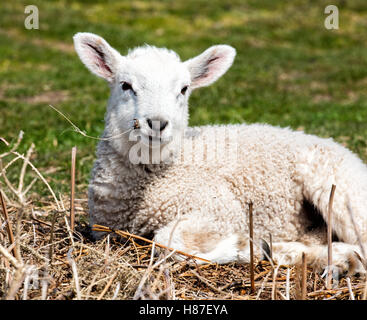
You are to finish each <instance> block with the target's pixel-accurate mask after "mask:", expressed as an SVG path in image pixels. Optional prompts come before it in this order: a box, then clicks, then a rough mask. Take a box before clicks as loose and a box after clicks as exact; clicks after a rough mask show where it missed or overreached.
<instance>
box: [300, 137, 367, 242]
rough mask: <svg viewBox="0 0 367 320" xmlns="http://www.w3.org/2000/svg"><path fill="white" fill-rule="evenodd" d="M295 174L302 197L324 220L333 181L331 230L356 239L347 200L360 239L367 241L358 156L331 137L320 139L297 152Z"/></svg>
mask: <svg viewBox="0 0 367 320" xmlns="http://www.w3.org/2000/svg"><path fill="white" fill-rule="evenodd" d="M295 178H296V179H297V180H298V181H299V183H300V185H301V186H302V187H303V194H304V197H305V198H306V199H307V200H308V201H310V202H311V203H312V204H314V205H315V206H316V207H317V208H318V209H319V211H320V213H321V214H322V216H323V218H324V220H325V221H326V223H327V222H328V206H329V197H330V191H331V187H332V184H335V185H336V190H335V196H334V200H333V207H332V208H333V225H332V228H333V231H334V232H335V233H336V235H337V236H338V238H339V239H340V240H342V241H343V242H346V243H350V244H357V243H358V237H357V233H356V232H355V228H354V226H353V223H352V220H351V216H350V211H349V210H348V203H349V204H350V207H351V208H352V213H353V217H354V220H355V222H356V224H357V227H358V229H359V234H360V237H361V241H362V242H363V243H366V244H367V166H366V165H365V164H363V163H362V161H361V160H360V159H358V157H357V156H355V155H354V154H353V153H351V152H350V151H349V150H347V149H346V148H344V147H342V146H340V145H338V144H336V143H334V142H332V141H331V140H321V139H319V140H317V141H315V143H312V144H307V145H306V146H305V147H304V148H303V150H302V152H299V154H298V159H297V165H296V175H295ZM366 249H367V247H366Z"/></svg>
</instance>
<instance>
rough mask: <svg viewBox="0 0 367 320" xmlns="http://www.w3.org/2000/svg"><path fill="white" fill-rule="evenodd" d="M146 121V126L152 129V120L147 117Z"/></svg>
mask: <svg viewBox="0 0 367 320" xmlns="http://www.w3.org/2000/svg"><path fill="white" fill-rule="evenodd" d="M147 122H148V126H149V128H150V129H153V123H152V120H150V119H147Z"/></svg>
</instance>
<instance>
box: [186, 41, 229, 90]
mask: <svg viewBox="0 0 367 320" xmlns="http://www.w3.org/2000/svg"><path fill="white" fill-rule="evenodd" d="M235 56H236V49H234V48H233V47H231V46H228V45H217V46H212V47H210V48H209V49H207V50H205V51H204V52H203V53H202V54H200V55H198V56H196V57H194V58H192V59H189V60H187V61H185V62H184V63H185V64H186V65H187V68H188V69H189V71H190V74H191V85H190V87H191V88H192V89H195V88H200V87H205V86H208V85H210V84H212V83H213V82H214V81H216V80H217V79H218V78H219V77H221V76H222V75H223V74H224V73H225V72H226V71H227V70H228V69H229V67H230V66H231V65H232V63H233V60H234V57H235Z"/></svg>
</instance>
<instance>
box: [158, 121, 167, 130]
mask: <svg viewBox="0 0 367 320" xmlns="http://www.w3.org/2000/svg"><path fill="white" fill-rule="evenodd" d="M167 124H168V121H165V120H162V121H161V122H160V127H159V129H160V131H163V130H164V129H165V128H166V127H167Z"/></svg>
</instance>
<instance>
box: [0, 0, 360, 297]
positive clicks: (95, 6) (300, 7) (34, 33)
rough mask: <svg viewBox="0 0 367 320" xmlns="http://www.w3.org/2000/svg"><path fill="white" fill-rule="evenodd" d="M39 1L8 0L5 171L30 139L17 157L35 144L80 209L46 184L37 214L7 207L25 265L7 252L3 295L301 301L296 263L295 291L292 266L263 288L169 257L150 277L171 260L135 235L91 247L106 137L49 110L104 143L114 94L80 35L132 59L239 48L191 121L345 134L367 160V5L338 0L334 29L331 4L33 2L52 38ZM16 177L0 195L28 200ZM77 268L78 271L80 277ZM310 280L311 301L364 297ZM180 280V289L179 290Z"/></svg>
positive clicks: (1, 25)
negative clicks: (37, 275)
mask: <svg viewBox="0 0 367 320" xmlns="http://www.w3.org/2000/svg"><path fill="white" fill-rule="evenodd" d="M28 4H29V3H25V2H23V1H19V0H12V1H2V2H1V4H0V138H1V139H0V140H1V141H0V160H4V161H3V163H2V164H3V165H5V166H6V164H7V162H6V161H5V160H7V161H8V163H9V161H10V162H11V160H9V157H8V158H6V157H3V155H4V154H5V153H6V151H7V150H9V148H10V147H11V146H12V145H14V144H16V141H17V137H18V135H19V132H20V131H21V130H22V131H24V138H23V140H22V141H21V144H20V145H19V147H18V149H17V150H18V151H19V152H20V153H24V154H26V151H27V150H28V149H29V148H30V146H31V144H32V143H34V144H35V152H34V153H33V154H32V155H31V158H30V159H31V162H32V163H33V164H34V165H35V166H36V167H37V168H38V169H39V171H40V172H41V174H42V176H43V177H45V180H46V181H47V182H48V183H49V185H50V189H52V190H53V191H54V192H55V194H56V195H57V197H59V195H60V198H61V199H63V201H64V203H65V206H66V208H64V209H63V210H59V209H60V208H59V209H57V208H56V207H55V202H54V201H53V199H50V198H47V197H45V195H49V194H50V192H49V189H48V188H47V186H46V183H45V181H43V182H42V181H41V179H38V181H37V182H36V183H35V184H34V185H33V186H32V188H31V189H30V192H33V193H30V194H29V199H30V203H28V204H29V205H28V204H27V205H26V206H19V205H17V204H16V203H15V204H11V203H10V201H9V202H8V203H7V204H8V210H9V216H10V220H12V221H13V223H14V225H15V226H16V227H14V229H15V230H16V231H17V232H16V239H18V240H19V241H16V243H17V244H16V247H18V250H19V251H21V253H20V254H21V256H22V259H20V258H19V257H17V260H16V261H18V262H14V261H13V260H14V259H12V257H9V254H8V256H6V255H4V253H2V254H3V255H4V257H2V260H0V261H1V263H2V264H1V265H0V296H1V297H5V296H6V297H7V298H8V297H11V298H16V299H21V298H27V295H28V298H35V299H40V298H49V299H75V298H83V299H102V298H103V299H104V298H108V299H109V298H120V299H126V298H132V297H133V296H134V295H135V296H136V295H137V293H139V290H140V289H141V288H140V289H139V287H138V284H139V283H140V284H141V283H143V284H144V282H142V281H143V280H144V279H145V280H144V281H146V283H147V286H145V290H147V291H146V292H145V293H144V292H141V290H140V293H139V294H140V296H139V295H138V296H139V297H144V295H145V297H150V298H162V297H163V298H167V299H174V298H179V299H198V298H200V299H201V298H202V299H211V298H222V299H275V298H277V292H276V290H275V288H276V286H275V283H276V281H278V282H277V290H278V291H279V296H278V298H284V294H286V292H287V291H288V293H289V291H290V298H291V299H293V298H297V297H299V295H298V293H299V288H298V287H299V285H298V284H297V283H298V282H297V281H298V280H296V278H297V277H298V276H299V274H298V275H297V272H298V271H297V269H295V268H292V269H291V279H292V284H291V285H289V283H287V281H286V277H287V272H288V270H289V269H288V268H285V267H282V268H280V269H279V274H278V277H277V274H276V272H277V271H274V269H273V268H270V266H269V265H266V264H265V265H264V264H263V262H257V264H256V268H255V273H256V279H257V282H256V288H257V289H256V290H257V291H256V292H255V293H254V292H252V293H251V291H250V284H249V270H248V269H249V266H248V265H236V264H231V265H228V266H226V265H224V266H218V265H213V264H211V265H204V266H203V267H200V268H199V267H196V268H195V267H192V266H189V265H188V264H187V263H186V262H185V261H184V262H182V263H175V262H172V261H165V263H164V264H162V265H161V266H160V267H159V270H158V268H157V269H155V270H150V268H149V267H148V265H150V263H152V261H153V259H155V261H157V259H158V258H159V257H158V258H157V257H155V256H154V255H153V254H152V250H153V249H152V246H147V245H146V243H140V244H141V245H142V246H141V245H139V243H138V242H134V241H132V240H131V238H130V240H129V241H126V242H125V243H124V244H123V245H121V243H117V244H115V243H113V242H112V241H111V244H110V242H109V238H108V240H106V239H104V240H102V241H100V242H95V243H92V242H90V241H89V240H88V236H87V235H88V231H86V230H85V229H87V227H86V225H87V214H88V209H87V205H86V203H87V202H86V191H87V185H88V179H89V173H90V169H91V166H92V163H93V160H94V158H95V152H94V150H95V146H96V140H93V139H88V138H86V137H84V136H82V135H81V134H79V133H77V132H75V131H74V130H73V128H72V126H71V125H70V123H68V122H67V121H66V120H65V119H64V118H63V117H61V116H60V115H59V114H58V113H57V112H56V111H55V110H53V109H52V108H50V107H49V105H50V104H51V105H53V106H54V107H56V108H57V109H59V110H60V111H61V112H63V113H64V114H65V115H67V116H68V117H69V118H70V120H71V121H72V122H74V123H75V124H76V125H77V126H78V127H79V128H80V129H81V130H83V131H85V132H86V133H87V134H88V135H90V136H94V137H97V136H99V135H100V134H101V132H102V130H103V127H104V122H103V118H104V112H105V107H106V103H107V98H108V95H109V90H108V86H107V84H106V83H105V82H104V81H103V80H101V79H98V78H96V77H95V76H93V75H92V74H90V73H89V71H88V70H87V69H86V68H85V67H84V66H83V65H82V63H81V62H80V60H79V58H78V57H77V55H76V53H75V51H74V48H73V42H72V37H73V35H74V34H75V33H76V32H80V31H88V32H94V33H97V34H99V35H101V36H103V37H104V38H105V39H106V40H107V41H108V42H109V43H110V44H111V45H112V46H114V47H115V48H117V49H118V50H120V51H121V52H122V54H124V53H127V50H128V49H129V48H132V47H135V46H139V45H142V44H144V43H148V44H151V45H156V46H162V47H163V46H164V47H169V48H171V49H174V50H175V51H176V52H177V53H179V55H180V56H181V58H182V59H183V60H185V59H188V58H190V57H192V56H194V55H197V54H199V53H201V52H202V51H203V50H205V49H206V48H207V47H209V46H211V45H213V44H218V43H226V44H230V45H232V46H233V47H235V48H236V49H237V57H236V60H235V63H234V65H233V66H232V68H231V69H230V70H229V71H228V73H227V74H226V75H225V76H224V77H223V78H222V79H220V80H219V81H218V82H217V83H215V84H214V85H212V86H211V87H208V88H203V89H200V91H197V92H196V91H195V92H194V93H193V95H192V97H191V101H190V113H191V117H190V124H191V125H202V124H209V123H240V122H247V123H253V122H263V123H270V124H273V125H278V126H282V127H285V126H289V127H291V128H293V129H296V130H304V131H305V132H307V133H312V134H317V135H320V136H323V137H333V138H334V139H335V140H337V141H339V142H341V143H343V144H344V145H346V146H348V147H349V148H351V149H352V150H353V151H354V152H356V153H357V154H358V155H359V156H360V157H361V158H362V159H363V160H364V161H367V145H366V140H367V122H366V119H367V47H366V43H367V32H366V30H367V2H366V1H365V0H348V1H346V0H344V1H342V0H334V1H333V4H334V5H337V6H338V8H339V14H340V20H339V29H338V30H327V29H326V28H325V27H324V20H325V18H326V15H325V14H324V8H325V6H326V5H328V4H330V3H329V1H324V0H314V1H313V0H293V1H274V0H247V1H243V0H232V1H227V2H225V1H223V0H211V1H203V0H185V1H119V0H115V1H97V0H96V1H92V0H88V1H67V0H64V1H51V0H50V1H40V0H32V4H34V5H36V6H37V7H38V9H39V29H38V30H27V29H26V28H25V27H24V19H25V18H26V14H25V13H24V8H25V6H26V5H28ZM4 141H7V142H9V143H10V146H6V143H4ZM73 146H77V148H78V153H77V170H76V172H77V177H76V188H77V190H76V191H77V199H76V211H77V219H78V220H77V227H76V233H75V237H72V236H71V232H70V230H69V229H68V228H67V224H66V221H67V219H66V218H67V214H68V212H69V207H68V203H69V195H70V183H69V176H70V165H71V164H70V162H71V161H70V158H71V148H72V147H73ZM14 157H15V155H14V154H13V159H15V158H14ZM22 163H23V162H22V161H18V162H15V163H14V164H13V165H11V166H10V167H9V168H8V170H7V177H8V178H9V180H10V182H12V183H14V185H15V184H16V183H18V179H19V177H22V176H23V175H22V171H20V170H21V168H22ZM23 168H24V167H23ZM35 176H36V173H35V172H33V173H32V170H28V171H27V174H25V176H24V177H25V181H24V183H23V181H22V178H20V184H19V188H20V189H19V190H22V188H21V187H22V185H23V187H24V186H27V185H29V183H30V182H31V181H32V180H33V178H34V177H35ZM10 182H7V181H5V178H4V177H3V176H2V177H0V189H3V190H4V191H5V193H6V194H7V196H8V197H9V198H7V200H14V197H13V198H12V197H11V194H12V193H11V192H9V188H6V186H5V184H7V185H9V183H10ZM15 191H16V190H15ZM16 200H17V199H15V202H17V201H16ZM18 200H19V199H18ZM20 207H21V209H19V208H20ZM61 212H62V214H60V213H61ZM64 218H65V219H64ZM1 219H2V217H1ZM1 221H2V220H1ZM4 226H5V224H4V223H3V224H2V225H1V229H0V244H1V243H3V244H4V243H5V244H4V245H6V246H7V247H8V248H9V247H10V246H12V244H11V243H9V242H11V241H10V240H9V239H10V237H9V239H8V237H7V235H6V232H5V227H4ZM88 230H89V229H88ZM144 244H145V245H144ZM1 248H2V247H1ZM9 250H10V249H9ZM73 250H74V251H73ZM19 251H18V252H19ZM164 259H165V258H164ZM12 261H13V262H12ZM6 263H8V265H6ZM17 263H18V264H17ZM23 263H24V264H23ZM73 263H74V264H75V263H76V265H77V269H73V270H71V269H72V268H71V267H70V266H73ZM11 264H13V265H11ZM29 265H35V266H36V269H37V270H38V271H39V272H44V273H47V274H48V276H47V277H46V278H45V279H46V280H45V281H43V282H42V290H41V289H39V290H33V291H32V290H30V289H29V288H28V289H29V291H28V292H27V288H26V286H25V284H24V286H22V283H23V281H24V283H25V278H24V277H26V272H25V270H26V269H25V267H27V266H29ZM4 266H5V267H4ZM161 267H162V268H161ZM44 270H46V271H44ZM75 270H79V279H80V288H78V287H77V285H76V280H75V283H74V279H76V278H77V277H76V276H77V273H76V271H75ZM167 270H169V271H168V273H167ZM195 270H196V271H195ZM276 270H277V269H276ZM153 271H154V272H153ZM149 272H150V273H151V274H149ZM307 272H308V273H306V276H307V279H306V280H307V284H306V285H307V288H308V289H307V290H308V295H307V298H308V299H324V298H327V299H334V298H338V299H349V298H350V292H349V291H348V290H349V289H348V288H347V283H346V279H345V278H343V279H342V280H341V282H340V283H339V287H338V288H337V289H335V288H334V289H333V290H325V283H324V280H323V279H321V278H320V277H319V276H318V275H317V274H316V273H315V272H313V271H312V270H308V271H307ZM153 273H154V274H153ZM151 276H152V277H151ZM272 279H273V280H272ZM169 281H171V282H173V283H174V284H175V287H173V289H172V290H171V291H170V292H168V291H167V286H168V287H170V285H169ZM361 281H362V280H361V279H353V285H354V289H355V294H356V297H357V298H359V297H361V296H362V293H363V292H364V293H363V294H365V293H366V292H365V291H364V290H365V289H364V286H365V285H364V283H362V282H361ZM44 287H46V289H45V290H43V288H44ZM171 288H172V287H171ZM297 288H298V289H297Z"/></svg>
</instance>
